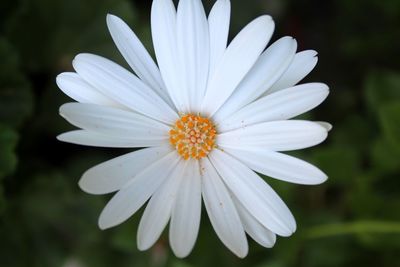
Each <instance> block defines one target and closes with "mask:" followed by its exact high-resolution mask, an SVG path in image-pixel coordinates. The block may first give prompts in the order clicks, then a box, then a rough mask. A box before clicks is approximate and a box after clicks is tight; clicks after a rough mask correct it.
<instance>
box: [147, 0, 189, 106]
mask: <svg viewBox="0 0 400 267" xmlns="http://www.w3.org/2000/svg"><path fill="white" fill-rule="evenodd" d="M151 34H152V37H153V45H154V50H155V52H156V57H157V62H158V66H159V67H160V72H161V76H162V78H163V80H164V83H165V86H166V87H167V90H168V93H169V95H170V97H171V99H172V101H173V102H174V104H175V106H176V108H177V109H178V111H182V110H183V108H184V105H183V101H184V99H183V97H182V96H183V90H185V88H184V87H183V85H182V83H181V81H180V79H181V73H180V69H181V66H180V62H179V60H178V51H177V43H176V37H177V34H176V10H175V6H174V3H173V2H172V1H171V0H154V1H153V5H152V8H151Z"/></svg>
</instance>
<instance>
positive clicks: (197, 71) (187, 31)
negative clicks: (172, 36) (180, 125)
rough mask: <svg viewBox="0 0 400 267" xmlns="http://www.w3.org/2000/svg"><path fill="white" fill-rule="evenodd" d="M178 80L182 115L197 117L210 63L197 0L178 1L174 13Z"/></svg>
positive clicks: (204, 19) (205, 24)
mask: <svg viewBox="0 0 400 267" xmlns="http://www.w3.org/2000/svg"><path fill="white" fill-rule="evenodd" d="M177 47H178V54H179V60H180V62H181V64H180V66H181V75H180V79H181V80H182V83H183V85H184V88H186V90H183V91H182V93H183V94H184V95H183V96H182V99H184V100H185V102H184V105H185V107H184V108H185V109H184V110H181V111H184V112H193V113H197V112H199V111H200V105H201V102H202V100H203V97H204V93H205V90H206V86H207V78H208V67H209V59H210V55H209V53H210V42H209V33H208V21H207V17H206V14H205V12H204V8H203V5H202V3H201V0H181V1H179V5H178V12H177Z"/></svg>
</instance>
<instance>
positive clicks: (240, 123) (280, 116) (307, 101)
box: [217, 83, 329, 132]
mask: <svg viewBox="0 0 400 267" xmlns="http://www.w3.org/2000/svg"><path fill="white" fill-rule="evenodd" d="M328 94H329V88H328V86H326V85H325V84H323V83H307V84H302V85H298V86H295V87H291V88H288V89H284V90H281V91H279V92H276V93H274V94H271V95H267V96H265V97H262V98H260V99H258V100H257V101H255V102H253V103H251V104H249V105H247V106H245V107H244V108H242V109H241V110H239V111H238V112H236V113H234V114H232V115H231V116H230V117H228V118H226V119H224V120H219V121H217V124H218V130H219V131H220V132H226V131H230V130H233V129H237V128H240V127H245V126H247V125H253V124H256V123H261V122H267V121H276V120H286V119H291V118H293V117H296V116H298V115H300V114H303V113H305V112H307V111H309V110H311V109H313V108H315V107H316V106H318V105H319V104H321V103H322V102H323V101H324V100H325V99H326V97H327V96H328ZM218 122H219V123H218Z"/></svg>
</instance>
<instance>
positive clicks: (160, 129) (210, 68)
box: [57, 0, 331, 257]
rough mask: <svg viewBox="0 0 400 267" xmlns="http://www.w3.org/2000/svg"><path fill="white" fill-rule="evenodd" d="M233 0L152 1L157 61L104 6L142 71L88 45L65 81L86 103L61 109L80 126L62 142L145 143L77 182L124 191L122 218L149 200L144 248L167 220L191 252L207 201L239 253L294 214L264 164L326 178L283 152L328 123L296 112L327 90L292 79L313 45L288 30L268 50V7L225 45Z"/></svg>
mask: <svg viewBox="0 0 400 267" xmlns="http://www.w3.org/2000/svg"><path fill="white" fill-rule="evenodd" d="M229 20H230V2H229V0H218V1H217V2H216V3H215V5H214V7H213V8H212V10H211V13H210V14H209V16H208V18H207V17H206V14H205V12H204V8H203V6H202V3H201V1H200V0H181V1H180V2H179V6H178V8H177V11H176V9H175V6H174V5H173V3H172V1H171V0H154V1H153V6H152V12H151V28H152V36H153V42H154V49H155V52H156V57H157V62H158V66H157V65H156V63H155V62H154V61H153V59H152V58H151V56H150V55H149V53H148V52H147V51H146V49H145V48H144V46H143V45H142V43H141V42H140V41H139V39H138V38H137V37H136V35H135V34H134V33H133V32H132V31H131V29H130V28H129V27H128V26H127V25H126V24H125V23H124V22H123V21H122V20H121V19H119V18H118V17H116V16H113V15H108V16H107V25H108V28H109V30H110V32H111V35H112V38H113V39H114V42H115V43H116V45H117V47H118V49H119V50H120V52H121V54H122V55H123V56H124V58H125V59H126V61H127V62H128V64H129V65H130V67H131V68H132V69H133V71H134V72H135V73H136V75H134V74H132V73H131V72H129V71H127V70H126V69H124V68H122V67H120V66H119V65H117V64H115V63H113V62H111V61H110V60H107V59H105V58H103V57H100V56H96V55H92V54H79V55H77V56H76V57H75V59H74V61H73V66H74V69H75V71H76V73H62V74H60V75H59V76H58V77H57V84H58V86H59V87H60V88H61V90H63V91H64V92H65V93H66V94H67V95H69V96H70V97H71V98H73V99H75V100H76V101H78V102H79V103H68V104H65V105H63V106H62V107H61V108H60V113H61V115H62V116H63V117H64V118H65V119H66V120H68V121H69V122H70V123H72V124H73V125H75V126H77V127H79V128H81V130H76V131H72V132H67V133H64V134H62V135H60V136H59V137H58V138H59V140H62V141H65V142H70V143H75V144H81V145H87V146H98V147H124V148H139V147H140V148H143V149H141V150H138V151H135V152H132V153H129V154H126V155H123V156H120V157H118V158H115V159H112V160H110V161H107V162H105V163H103V164H100V165H98V166H95V167H93V168H92V169H90V170H88V171H87V172H86V173H85V174H84V175H83V177H82V178H81V180H80V182H79V185H80V187H81V188H82V189H83V190H84V191H86V192H88V193H91V194H107V193H112V192H117V193H116V194H115V195H114V197H113V198H112V199H111V200H110V202H109V203H108V204H107V206H106V207H105V208H104V210H103V212H102V213H101V215H100V219H99V226H100V228H102V229H106V228H110V227H113V226H116V225H118V224H120V223H122V222H124V221H125V220H127V219H128V218H129V217H130V216H132V215H133V214H134V213H135V212H136V211H138V209H139V208H140V207H141V206H143V205H144V204H145V203H146V202H147V201H148V200H149V199H150V200H149V202H148V204H147V206H146V209H145V211H144V214H143V216H142V218H141V221H140V224H139V230H138V235H137V243H138V247H139V249H140V250H146V249H148V248H150V247H151V246H152V245H153V244H154V243H155V242H156V241H157V239H158V238H159V237H160V235H161V233H162V231H163V229H164V228H165V226H166V225H167V223H168V222H169V240H170V245H171V248H172V250H173V251H174V253H175V254H176V256H178V257H185V256H187V255H188V254H189V253H190V251H191V250H192V248H193V246H194V244H195V241H196V238H197V235H198V230H199V225H200V214H201V200H202V199H203V201H204V204H205V207H206V210H207V213H208V216H209V218H210V221H211V223H212V225H213V227H214V229H215V232H216V233H217V235H218V237H219V238H220V239H221V241H222V242H223V243H224V244H225V246H227V247H228V248H229V249H230V250H231V251H232V252H233V253H235V254H236V255H237V256H239V257H245V256H246V254H247V253H248V244H247V239H246V235H245V233H247V234H248V235H249V236H251V237H252V238H253V239H254V240H255V241H257V242H258V243H259V244H261V245H262V246H264V247H272V246H273V245H274V243H275V240H276V235H279V236H290V235H291V234H292V233H293V232H294V231H295V230H296V223H295V220H294V218H293V216H292V214H291V212H290V211H289V209H288V208H287V206H286V205H285V204H284V202H283V201H282V200H281V199H280V198H279V196H278V195H277V194H276V193H275V192H274V191H273V190H272V189H271V187H270V186H269V185H268V184H267V183H266V182H265V181H264V180H263V179H262V178H260V177H259V176H258V175H257V173H256V172H258V173H261V174H264V175H266V176H269V177H273V178H276V179H280V180H284V181H288V182H293V183H298V184H319V183H322V182H324V181H325V180H326V179H327V177H326V175H325V174H324V173H323V172H321V171H320V170H319V169H317V168H316V167H314V166H312V165H310V164H308V163H306V162H304V161H302V160H299V159H296V158H294V157H291V156H288V155H285V154H282V153H280V152H281V151H289V150H296V149H302V148H306V147H310V146H314V145H316V144H319V143H321V142H322V141H324V140H325V138H326V137H327V132H328V131H329V130H330V128H331V126H330V125H329V124H328V123H322V122H311V121H304V120H289V119H291V118H293V117H296V116H298V115H300V114H302V113H304V112H306V111H309V110H311V109H313V108H314V107H316V106H318V105H319V104H320V103H321V102H322V101H323V100H324V99H325V98H326V97H327V95H328V93H329V92H328V87H327V86H326V85H325V84H322V83H307V84H302V85H298V86H295V85H296V84H297V83H298V82H299V81H300V80H302V79H303V78H304V77H305V76H306V75H307V74H308V73H309V72H310V71H311V70H312V69H313V68H314V66H315V65H316V63H317V58H316V52H315V51H311V50H308V51H303V52H299V53H296V49H297V44H296V41H295V40H294V39H293V38H291V37H284V38H281V39H279V40H278V41H276V42H275V43H273V44H272V45H271V46H270V47H269V48H267V49H266V50H265V51H264V49H265V48H266V46H267V43H268V42H269V40H270V38H271V35H272V33H273V30H274V22H273V20H272V19H271V17H270V16H261V17H259V18H257V19H255V20H253V21H252V22H250V23H249V24H248V25H247V26H246V27H245V28H244V29H243V30H242V31H241V32H240V33H239V34H238V35H237V36H236V37H235V38H234V39H233V40H232V42H231V43H230V44H229V45H228V46H227V40H228V31H229Z"/></svg>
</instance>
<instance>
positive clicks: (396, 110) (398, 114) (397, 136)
mask: <svg viewBox="0 0 400 267" xmlns="http://www.w3.org/2000/svg"><path fill="white" fill-rule="evenodd" d="M399 88H400V87H399ZM399 88H398V89H399ZM398 91H400V90H398ZM379 119H380V122H381V126H382V128H383V132H384V135H385V137H386V138H387V140H388V141H389V142H390V144H392V145H393V146H395V147H396V148H397V149H399V150H400V101H398V102H394V103H390V104H387V105H385V106H383V107H382V108H381V109H380V110H379Z"/></svg>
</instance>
